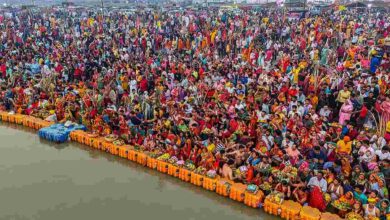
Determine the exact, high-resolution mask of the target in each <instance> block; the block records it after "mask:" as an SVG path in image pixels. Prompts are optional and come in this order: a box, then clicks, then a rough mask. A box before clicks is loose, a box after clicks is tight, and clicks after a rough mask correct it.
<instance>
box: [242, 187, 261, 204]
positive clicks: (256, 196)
mask: <svg viewBox="0 0 390 220" xmlns="http://www.w3.org/2000/svg"><path fill="white" fill-rule="evenodd" d="M263 199H264V193H263V191H261V190H258V191H257V192H256V193H252V192H248V191H246V192H245V197H244V204H245V205H247V206H250V207H252V208H258V207H259V204H260V203H261V202H262V201H263Z"/></svg>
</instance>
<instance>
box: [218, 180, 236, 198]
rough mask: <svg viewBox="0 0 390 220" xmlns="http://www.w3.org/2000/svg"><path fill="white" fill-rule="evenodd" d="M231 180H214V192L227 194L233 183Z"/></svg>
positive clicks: (222, 194)
mask: <svg viewBox="0 0 390 220" xmlns="http://www.w3.org/2000/svg"><path fill="white" fill-rule="evenodd" d="M233 183H234V182H233V181H231V180H228V179H219V180H218V181H217V182H216V188H215V192H216V193H217V194H219V195H221V196H229V194H230V187H231V185H233Z"/></svg>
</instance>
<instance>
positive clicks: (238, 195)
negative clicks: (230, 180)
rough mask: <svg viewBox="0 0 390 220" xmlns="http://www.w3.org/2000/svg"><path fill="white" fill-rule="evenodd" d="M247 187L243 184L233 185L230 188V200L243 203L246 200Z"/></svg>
mask: <svg viewBox="0 0 390 220" xmlns="http://www.w3.org/2000/svg"><path fill="white" fill-rule="evenodd" d="M246 187H247V186H246V185H244V184H242V183H235V184H233V185H232V186H231V188H230V194H229V198H231V199H233V200H235V201H238V202H243V201H244V198H245V191H246Z"/></svg>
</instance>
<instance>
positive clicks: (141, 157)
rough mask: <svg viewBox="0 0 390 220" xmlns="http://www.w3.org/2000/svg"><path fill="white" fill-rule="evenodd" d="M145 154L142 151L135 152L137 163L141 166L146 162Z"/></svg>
mask: <svg viewBox="0 0 390 220" xmlns="http://www.w3.org/2000/svg"><path fill="white" fill-rule="evenodd" d="M147 157H148V156H147V155H146V154H145V153H142V152H137V158H136V159H137V163H138V164H141V165H142V166H146V163H147Z"/></svg>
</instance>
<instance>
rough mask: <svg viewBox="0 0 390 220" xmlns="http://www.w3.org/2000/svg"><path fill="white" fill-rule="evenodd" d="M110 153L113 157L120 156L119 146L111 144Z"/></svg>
mask: <svg viewBox="0 0 390 220" xmlns="http://www.w3.org/2000/svg"><path fill="white" fill-rule="evenodd" d="M110 153H111V154H112V155H118V154H119V146H117V145H115V144H111V145H110Z"/></svg>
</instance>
